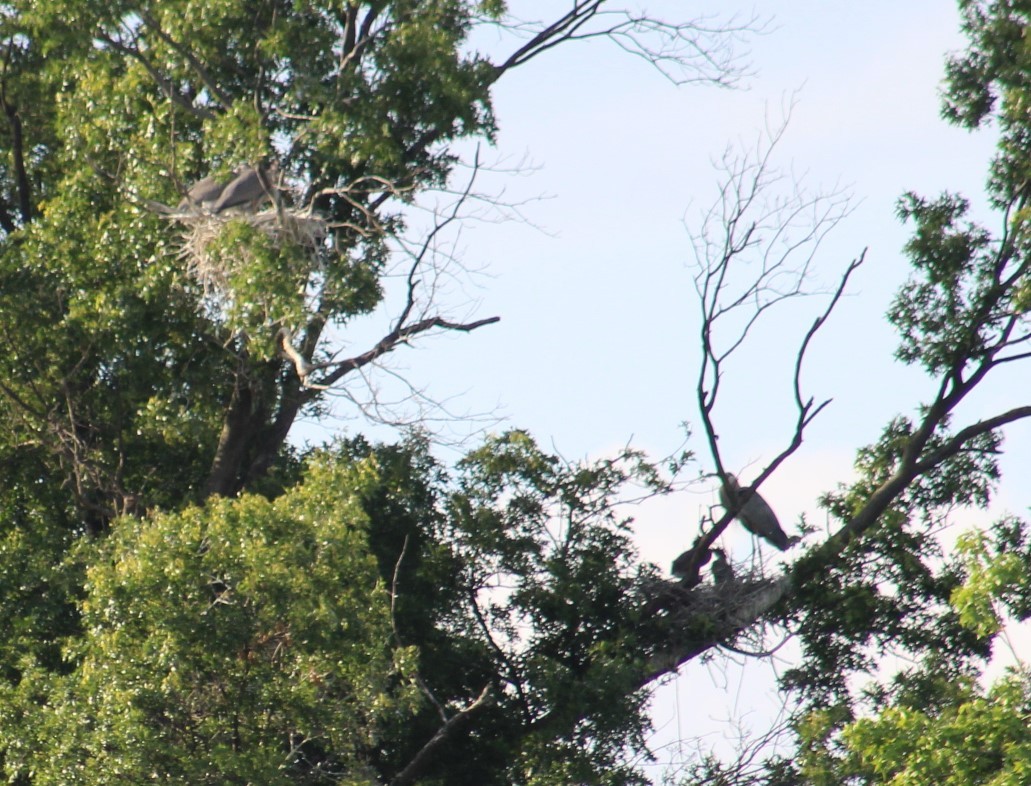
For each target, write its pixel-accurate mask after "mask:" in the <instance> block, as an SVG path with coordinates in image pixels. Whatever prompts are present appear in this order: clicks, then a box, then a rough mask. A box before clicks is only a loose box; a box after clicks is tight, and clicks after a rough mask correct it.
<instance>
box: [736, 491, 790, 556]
mask: <svg viewBox="0 0 1031 786" xmlns="http://www.w3.org/2000/svg"><path fill="white" fill-rule="evenodd" d="M720 502H721V503H722V504H723V507H725V508H726V509H727V510H728V511H729V512H731V513H733V514H734V517H735V518H736V519H737V520H738V521H740V522H741V525H742V526H743V527H744V528H745V529H747V530H748V531H749V532H751V533H752V534H753V535H757V536H758V537H760V538H762V539H763V540H765V541H766V542H767V543H770V544H772V545H773V546H776V547H777V548H778V549H780V550H781V551H786V550H787V549H789V548H791V546H793V545H794V544H795V543H797V542H798V538H789V537H788V536H787V535H786V534H785V533H784V530H782V529H781V528H780V522H779V521H777V516H776V514H775V513H774V512H773V508H771V507H770V506H769V503H767V502H766V500H764V499H763V498H762V497H760V496H759V493H758V492H757V491H755V489H753V488H752V487H751V486H746V487H745V488H742V487H741V485H740V484H739V483H738V482H737V478H736V477H734V476H733V475H731V474H730V473H729V472H728V473H727V482H726V483H725V484H724V485H723V486H721V487H720Z"/></svg>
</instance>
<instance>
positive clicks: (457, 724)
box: [390, 685, 491, 786]
mask: <svg viewBox="0 0 1031 786" xmlns="http://www.w3.org/2000/svg"><path fill="white" fill-rule="evenodd" d="M490 703H491V692H490V685H485V686H484V688H483V690H482V691H480V695H479V696H478V697H477V698H476V699H475V700H474V701H472V702H470V703H469V704H467V705H466V706H465V707H463V708H462V709H461V710H459V711H458V712H457V713H455V714H454V715H452V716H451V717H450V718H448V719H447V721H446V722H445V723H444V725H443V726H441V727H440V728H439V729H437V733H436V734H434V735H433V736H432V737H431V738H430V740H429V742H427V743H426V744H425V745H423V746H422V748H420V749H419V752H418V753H416V754H415V758H413V759H412V760H411V761H410V762H409V763H408V764H407V766H406V767H405V768H404V769H403V770H401V772H399V773H398V774H397V775H395V776H394V777H393V778H392V779H391V781H390V786H407V784H409V783H414V782H415V779H416V778H418V777H419V775H421V774H422V772H423V771H424V770H425V769H426V767H427V766H428V765H429V764H430V762H431V761H432V759H433V756H434V754H435V753H436V752H437V750H438V749H439V748H440V747H441V746H442V745H444V743H446V742H448V741H449V740H450V739H451V738H453V737H454V735H455V734H457V733H458V732H459V731H460V730H461V729H462V728H463V727H464V726H466V725H468V723H469V722H470V721H471V720H472V719H473V717H474V716H475V715H476V714H477V713H478V712H480V711H481V710H483V709H484V708H485V707H487V706H489V705H490Z"/></svg>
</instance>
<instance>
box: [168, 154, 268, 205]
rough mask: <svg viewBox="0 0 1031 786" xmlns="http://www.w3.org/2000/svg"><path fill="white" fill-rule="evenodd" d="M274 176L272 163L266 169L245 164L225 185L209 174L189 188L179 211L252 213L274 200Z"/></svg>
mask: <svg viewBox="0 0 1031 786" xmlns="http://www.w3.org/2000/svg"><path fill="white" fill-rule="evenodd" d="M277 173H278V168H277V167H276V165H275V164H273V165H272V166H271V167H269V168H266V167H264V166H260V165H259V166H257V167H254V166H250V165H249V164H248V165H245V166H242V167H240V168H238V169H237V170H235V171H234V172H233V176H232V178H231V179H230V180H229V181H227V182H220V181H219V180H218V179H217V178H214V177H211V176H210V175H209V176H208V177H205V178H203V179H201V180H198V181H197V182H196V183H194V184H193V185H192V186H190V188H189V190H188V191H187V192H186V196H185V197H183V200H182V201H181V202H180V203H179V209H180V210H187V209H190V208H200V209H201V210H205V211H208V212H210V213H216V214H217V213H222V212H224V211H226V210H233V211H235V212H248V213H253V212H255V211H257V210H258V209H259V208H260V207H261V206H262V205H263V204H264V203H266V202H272V201H275V199H276V196H277V194H278V188H277V187H276V184H275V182H274V180H275V178H276V175H277Z"/></svg>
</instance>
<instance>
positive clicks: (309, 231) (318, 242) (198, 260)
mask: <svg viewBox="0 0 1031 786" xmlns="http://www.w3.org/2000/svg"><path fill="white" fill-rule="evenodd" d="M169 218H171V219H173V220H174V221H177V222H178V223H179V224H180V225H181V226H182V227H183V233H182V243H181V245H180V249H179V256H180V258H182V259H183V260H184V261H185V262H186V272H187V273H188V274H189V275H190V277H191V278H193V279H194V280H195V281H196V282H197V283H198V284H200V285H201V287H202V288H203V291H204V294H205V296H216V297H231V296H232V292H231V287H230V280H231V278H232V275H233V273H234V272H235V271H237V270H240V269H242V268H245V267H246V266H247V263H248V261H249V259H250V257H251V256H252V255H253V251H251V250H249V249H248V248H247V247H246V244H240V245H239V246H237V247H235V248H233V250H232V253H226V251H225V248H224V247H223V246H222V245H221V244H220V240H221V239H222V236H223V232H224V231H225V228H226V226H227V225H228V224H230V222H240V221H243V222H245V223H246V224H247V225H248V226H249V227H251V228H252V229H254V230H256V231H258V232H260V233H262V234H263V235H265V236H266V237H267V238H268V239H269V241H270V243H271V245H272V246H273V247H275V248H284V247H288V246H293V247H294V248H300V249H304V250H306V251H307V252H308V253H310V254H311V256H312V257H313V258H314V257H316V256H318V255H319V254H320V252H321V250H322V247H323V243H324V241H325V240H326V238H327V237H328V235H329V224H328V222H327V221H326V219H325V218H324V217H323V216H320V215H319V214H317V213H313V212H312V211H310V210H295V209H290V208H286V207H283V206H279V207H277V208H268V209H266V210H261V211H258V212H233V213H228V212H226V213H218V214H215V213H209V212H206V211H199V210H198V211H189V212H180V213H174V214H171V215H169Z"/></svg>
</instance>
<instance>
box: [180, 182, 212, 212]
mask: <svg viewBox="0 0 1031 786" xmlns="http://www.w3.org/2000/svg"><path fill="white" fill-rule="evenodd" d="M221 193H222V184H221V183H219V182H218V181H217V180H215V178H213V177H211V176H210V175H209V176H208V177H205V178H203V179H201V180H198V181H197V182H196V183H194V184H193V185H192V186H190V190H189V191H187V192H186V196H184V197H183V199H182V201H181V202H180V203H179V209H180V210H182V209H185V208H188V207H190V206H191V205H196V206H198V207H210V206H211V205H213V204H214V203H215V201H216V200H217V199H218V197H219V195H220V194H221Z"/></svg>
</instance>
